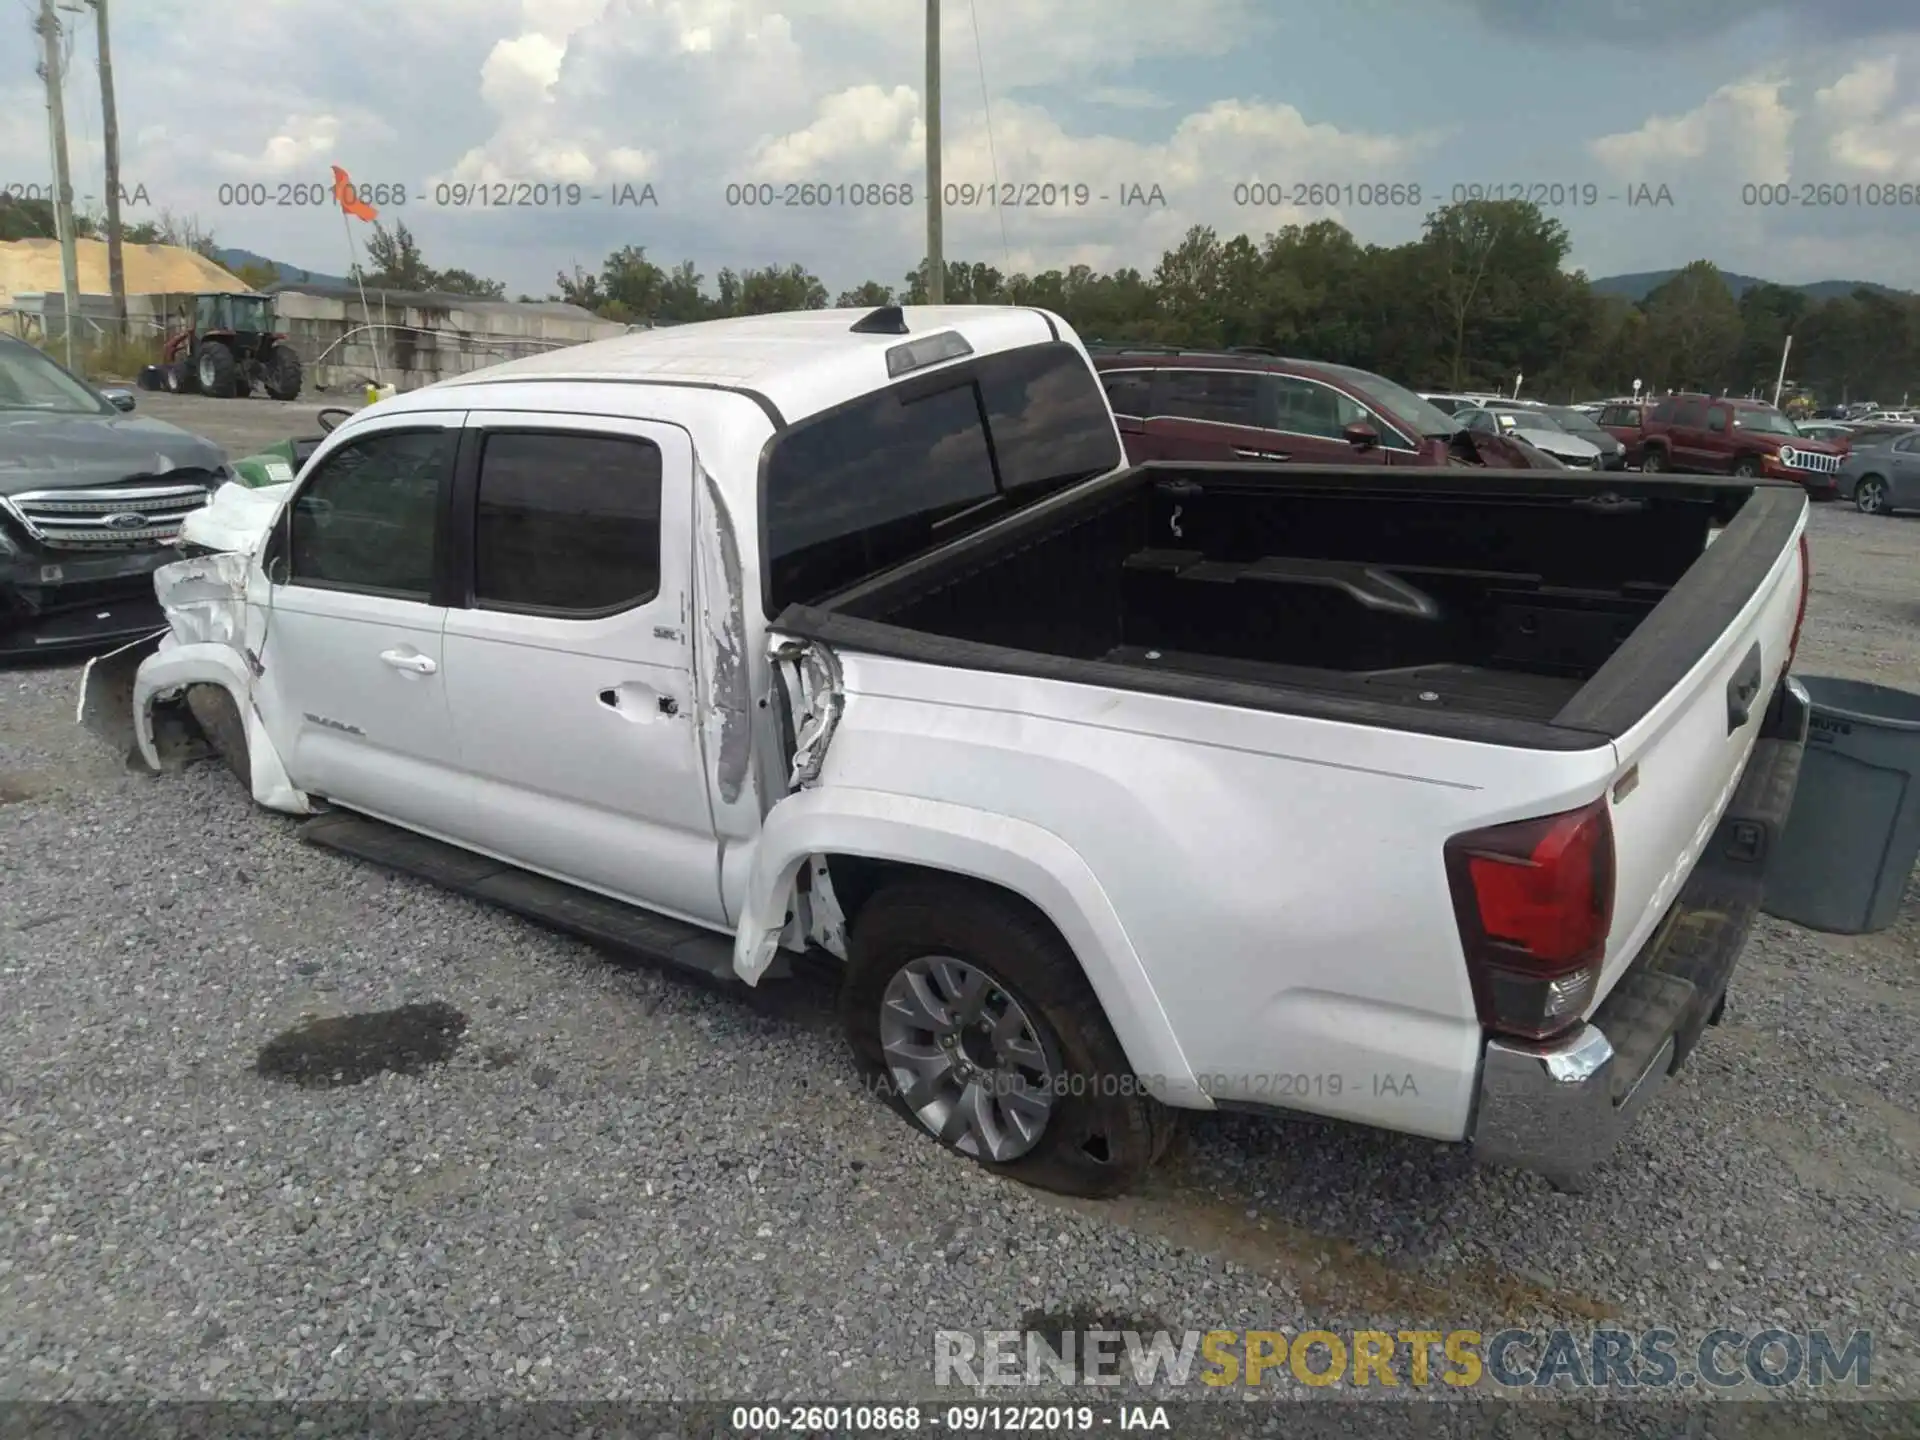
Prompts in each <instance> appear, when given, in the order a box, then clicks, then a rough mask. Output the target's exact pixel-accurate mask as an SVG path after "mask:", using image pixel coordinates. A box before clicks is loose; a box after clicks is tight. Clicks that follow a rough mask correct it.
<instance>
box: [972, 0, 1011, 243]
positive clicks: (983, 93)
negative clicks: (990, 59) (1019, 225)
mask: <svg viewBox="0 0 1920 1440" xmlns="http://www.w3.org/2000/svg"><path fill="white" fill-rule="evenodd" d="M967 21H968V23H969V24H971V25H972V26H973V59H974V63H975V64H976V65H977V66H978V67H979V69H980V113H981V116H982V117H983V119H984V120H985V122H986V127H987V167H988V168H989V169H990V170H991V171H992V172H993V213H994V215H995V217H996V218H998V220H999V221H1000V259H1001V263H1002V264H1004V265H1005V266H1006V267H1007V269H1008V271H1012V269H1013V245H1012V243H1011V242H1010V241H1008V239H1007V212H1006V211H1005V210H1004V209H1002V208H1001V205H1000V158H999V156H998V155H997V154H996V153H995V152H994V144H993V101H992V100H991V99H990V98H988V95H987V60H986V56H985V54H984V53H983V51H982V50H981V46H980V12H979V10H978V9H977V8H976V7H975V5H974V0H967Z"/></svg>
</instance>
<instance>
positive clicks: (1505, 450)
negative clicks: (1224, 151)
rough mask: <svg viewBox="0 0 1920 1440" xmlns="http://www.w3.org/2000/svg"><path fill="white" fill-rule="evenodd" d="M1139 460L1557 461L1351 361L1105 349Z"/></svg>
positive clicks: (1529, 464)
mask: <svg viewBox="0 0 1920 1440" xmlns="http://www.w3.org/2000/svg"><path fill="white" fill-rule="evenodd" d="M1094 366H1095V368H1096V370H1097V371H1098V373H1099V375H1100V381H1101V384H1102V386H1103V387H1104V388H1105V390H1106V395H1107V401H1108V404H1109V405H1111V406H1112V409H1113V413H1114V417H1115V419H1116V420H1117V421H1118V423H1119V426H1120V434H1121V437H1122V439H1123V440H1124V442H1125V444H1126V448H1127V458H1128V459H1130V460H1132V461H1134V462H1135V463H1142V462H1145V461H1150V460H1229V461H1249V460H1251V461H1266V462H1270V463H1282V464H1318V465H1413V466H1444V465H1454V464H1460V465H1480V466H1489V467H1493V468H1496V469H1508V470H1539V469H1557V468H1559V467H1560V464H1561V462H1560V461H1558V460H1556V459H1555V458H1554V457H1553V456H1552V455H1551V454H1549V453H1547V452H1546V451H1544V450H1542V449H1540V448H1539V447H1536V446H1534V445H1532V444H1530V443H1529V442H1528V440H1527V439H1525V438H1522V437H1519V436H1516V435H1513V434H1511V433H1509V432H1506V431H1502V430H1499V429H1497V428H1494V427H1486V428H1481V429H1470V428H1469V427H1468V426H1467V425H1466V424H1465V423H1464V422H1462V421H1460V420H1458V419H1457V418H1456V417H1455V416H1454V415H1452V414H1451V413H1450V412H1448V411H1447V410H1445V409H1443V408H1441V407H1438V406H1435V405H1433V404H1431V403H1430V402H1429V401H1427V400H1426V399H1425V398H1424V397H1422V396H1420V395H1417V394H1415V393H1414V392H1413V391H1411V390H1409V389H1407V388H1406V387H1405V386H1403V385H1399V384H1396V383H1395V382H1394V381H1391V380H1388V379H1387V378H1386V377H1384V376H1381V375H1376V374H1374V373H1373V372H1372V371H1368V370H1360V369H1356V368H1354V367H1353V366H1350V365H1329V364H1323V363H1321V362H1318V361H1308V360H1297V359H1291V358H1288V357H1285V356H1279V355H1271V354H1267V353H1264V352H1252V351H1246V350H1227V351H1210V350H1181V349H1173V348H1157V349H1156V348H1145V347H1138V348H1116V347H1106V348H1102V349H1098V350H1096V351H1095V352H1094Z"/></svg>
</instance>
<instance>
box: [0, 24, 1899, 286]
mask: <svg viewBox="0 0 1920 1440" xmlns="http://www.w3.org/2000/svg"><path fill="white" fill-rule="evenodd" d="M29 8H30V7H29V6H27V5H26V4H25V3H23V0H16V3H15V4H14V5H12V6H8V7H4V9H5V14H4V15H0V34H10V36H11V38H8V39H5V40H0V185H10V186H13V187H16V188H17V187H21V186H32V185H41V184H44V183H45V181H46V178H47V174H48V171H49V168H50V167H49V161H48V145H47V129H46V124H45V111H44V108H43V106H42V104H41V89H40V84H39V81H38V78H37V76H36V74H35V55H34V40H33V36H32V34H31V29H30V20H31V16H30V14H29ZM944 8H945V21H944V25H943V35H942V44H943V47H944V65H943V71H942V73H943V76H944V87H945V100H944V106H943V109H944V122H945V131H946V135H945V144H944V147H943V151H944V156H945V162H944V163H945V167H946V179H947V181H948V183H949V185H950V186H952V187H955V193H954V198H955V199H962V198H964V199H968V200H972V201H973V202H974V203H972V204H960V205H957V206H950V208H949V209H948V211H947V220H946V252H947V255H948V258H949V259H970V260H984V261H987V262H990V263H993V264H996V265H999V266H1001V267H1002V268H1012V269H1027V270H1031V269H1036V268H1038V269H1044V268H1050V267H1054V266H1064V265H1068V264H1072V263H1075V262H1085V263H1089V264H1092V265H1095V266H1097V267H1100V268H1109V267H1112V266H1114V265H1119V264H1134V265H1139V266H1141V267H1143V268H1149V269H1150V268H1151V266H1152V265H1153V263H1154V262H1155V260H1156V259H1157V258H1158V256H1159V255H1160V253H1161V252H1162V251H1163V250H1164V249H1165V248H1167V246H1168V245H1169V244H1171V243H1172V242H1173V241H1175V240H1176V239H1177V238H1178V237H1179V236H1180V235H1181V233H1183V232H1184V230H1185V229H1186V228H1187V227H1188V226H1189V225H1192V224H1195V223H1204V224H1209V225H1213V226H1215V227H1216V228H1217V229H1219V230H1220V231H1221V232H1222V233H1224V234H1234V233H1239V232H1241V231H1246V232H1250V233H1252V234H1254V235H1256V236H1258V235H1262V234H1265V233H1266V232H1267V231H1269V230H1271V229H1273V228H1275V227H1276V226H1278V225H1281V224H1285V223H1288V222H1292V221H1309V220H1313V219H1319V218H1327V217H1331V218H1335V219H1338V220H1340V221H1341V222H1342V223H1343V224H1345V225H1347V226H1348V227H1349V228H1350V229H1352V230H1353V231H1354V232H1355V233H1356V234H1357V235H1358V236H1359V237H1360V238H1361V239H1362V240H1366V241H1378V242H1396V241H1400V240H1404V239H1407V238H1410V237H1412V236H1413V235H1415V234H1417V233H1418V230H1419V226H1420V223H1421V220H1422V218H1423V217H1424V215H1425V214H1426V213H1427V211H1428V210H1430V209H1431V208H1432V206H1433V204H1434V203H1435V202H1436V201H1444V200H1446V199H1449V198H1452V197H1453V195H1454V194H1456V193H1465V192H1464V191H1460V192H1456V187H1465V186H1474V185H1478V186H1483V187H1487V188H1488V189H1489V190H1492V189H1496V188H1497V187H1501V186H1504V187H1506V189H1507V193H1509V194H1513V193H1519V190H1520V188H1521V187H1525V188H1527V189H1528V190H1529V191H1530V192H1531V193H1532V195H1533V197H1534V198H1536V199H1539V200H1542V201H1544V202H1546V204H1547V205H1548V206H1549V207H1550V208H1552V209H1553V210H1554V213H1556V214H1557V215H1559V216H1560V217H1561V218H1562V219H1563V220H1564V221H1565V223H1566V224H1567V226H1568V228H1569V230H1570V231H1571V233H1572V236H1573V244H1574V252H1573V263H1575V264H1577V265H1579V266H1581V267H1583V268H1585V269H1586V270H1587V271H1588V273H1589V274H1591V275H1596V276H1597V275H1605V274H1614V273H1619V272H1622V271H1634V270H1652V269H1663V268H1667V267H1671V266H1677V265H1680V264H1684V263H1685V262H1687V261H1688V260H1692V259H1696V258H1699V257H1703V256H1704V257H1707V258H1710V259H1712V260H1714V261H1716V262H1717V263H1719V264H1720V265H1722V266H1723V267H1726V268H1728V269H1732V270H1738V271H1742V272H1745V273H1748V274H1758V275H1761V276H1765V277H1767V278H1773V279H1780V280H1785V281H1793V282H1804V281H1812V280H1819V279H1829V278H1839V279H1865V280H1875V281H1879V282H1882V283H1885V284H1891V285H1896V286H1900V287H1903V288H1915V289H1920V203H1914V199H1915V189H1916V187H1920V0H1658V3H1655V0H1340V3H1338V4H1328V3H1324V0H1315V3H1306V0H1176V3H1172V4H1167V3H1161V0H971V3H969V0H946V3H945V7H944ZM114 13H115V17H116V18H115V26H116V35H115V41H114V59H115V75H116V88H117V91H118V96H119V107H120V127H121V135H122V150H123V162H122V163H123V173H124V178H125V182H126V184H127V186H128V187H129V188H130V189H131V188H133V187H136V186H142V187H144V188H145V192H146V198H147V199H148V201H149V202H150V208H148V209H146V210H142V209H140V208H135V209H132V210H130V211H128V212H127V214H128V218H129V219H137V218H140V217H141V215H142V214H154V213H157V212H158V211H159V210H160V209H161V208H166V209H170V210H172V211H174V212H175V213H176V214H184V215H192V216H195V217H197V218H198V219H199V221H200V222H201V223H202V224H203V225H205V226H206V227H208V228H211V229H212V230H213V231H214V233H215V234H216V236H217V237H218V239H219V241H220V242H221V243H222V244H227V245H236V246H241V247H244V248H247V249H250V250H254V251H257V252H260V253H263V254H267V255H270V256H272V257H274V258H276V259H279V260H283V261H287V262H290V263H293V264H296V265H301V266H305V267H307V268H310V269H314V270H318V271H329V272H335V273H337V272H340V271H342V270H344V269H345V268H346V262H347V258H348V243H349V242H348V239H347V236H346V234H345V233H344V229H343V225H342V220H341V216H340V214H339V212H338V211H337V210H334V209H331V208H327V207H325V206H322V207H319V208H315V207H312V206H302V205H299V204H290V205H283V204H281V203H279V202H280V201H281V200H282V199H283V198H298V196H299V192H298V191H292V190H287V191H283V190H282V189H281V186H282V185H283V184H294V183H298V182H313V181H324V180H325V179H326V178H327V176H328V174H329V170H328V167H329V165H331V164H340V165H343V166H345V167H346V169H347V170H348V171H349V172H351V174H352V175H353V177H354V178H355V179H356V180H357V181H361V182H371V183H381V184H390V185H395V186H397V187H401V188H403V189H404V192H405V193H406V195H407V199H406V201H405V203H404V204H403V205H400V206H391V205H389V206H385V207H382V208H383V215H382V218H383V219H387V218H392V217H395V216H398V217H402V218H404V219H405V220H406V221H407V223H408V224H409V226H410V227H411V228H412V229H413V231H414V233H415V234H416V236H417V237H418V238H419V239H420V241H421V245H422V248H423V250H424V252H425V254H426V257H427V259H428V261H429V263H431V264H434V265H437V266H454V265H458V266H462V267H465V268H467V269H470V270H473V271H476V272H478V273H481V274H483V275H488V276H492V277H494V278H497V279H500V280H503V281H504V282H506V284H507V286H508V288H509V291H510V292H518V291H522V290H525V291H532V292H534V293H539V294H544V293H546V292H547V291H549V290H550V289H552V287H553V277H554V274H555V272H556V271H558V270H560V269H562V268H567V269H570V268H571V267H572V266H573V265H574V264H576V263H578V264H580V265H583V266H585V267H587V268H589V269H592V268H597V266H598V264H599V262H600V260H601V259H602V258H603V257H604V256H605V254H606V253H607V252H608V251H609V250H610V249H613V248H616V247H617V246H620V245H624V244H641V245H645V246H646V247H647V250H648V253H649V255H650V256H652V257H653V258H655V259H657V260H660V261H662V262H663V263H669V264H670V263H676V262H678V261H679V260H682V259H693V260H695V261H696V263H697V265H698V267H699V269H700V270H701V271H702V273H703V274H705V275H706V276H708V277H709V279H711V277H712V276H713V275H714V273H715V272H716V271H718V270H719V269H720V268H721V267H723V266H734V267H743V266H748V265H758V264H768V263H776V262H777V263H786V262H789V261H799V262H801V263H803V264H805V265H807V266H808V267H809V268H811V269H813V270H814V271H816V272H817V273H819V274H820V275H821V276H822V277H823V278H824V279H825V280H826V281H827V282H828V284H829V285H830V286H831V287H835V288H838V287H842V286H847V285H851V284H853V283H855V282H856V281H859V280H862V279H866V278H878V279H882V280H885V281H887V282H889V283H897V282H898V281H899V280H900V278H901V277H902V276H903V275H904V274H905V273H906V272H907V271H908V270H909V269H910V268H912V267H913V266H914V265H915V264H917V263H918V260H919V257H920V255H921V254H922V253H923V250H924V233H925V231H924V224H925V221H924V215H923V212H922V210H921V209H920V207H919V205H918V203H917V202H918V201H919V200H920V199H921V198H922V197H923V195H924V181H925V170H924V131H923V128H922V118H921V89H922V81H923V73H924V52H923V48H922V46H923V29H924V7H923V6H922V5H921V4H920V3H919V0H403V3H400V4H392V3H383V4H375V3H371V0H142V3H139V4H123V5H121V6H117V7H116V9H115V12H114ZM66 19H67V21H68V23H69V24H72V25H73V26H75V28H76V30H77V34H76V35H75V36H74V37H73V40H72V50H71V61H70V73H69V75H68V87H67V99H68V123H69V129H70V134H71V149H72V154H73V163H74V173H75V183H76V190H77V191H78V192H79V193H80V194H81V195H83V196H87V195H90V196H94V197H98V196H100V195H101V194H102V193H103V185H102V178H101V177H102V167H101V155H100V145H99V139H100V121H99V85H98V80H97V77H96V73H95V67H94V59H95V50H94V43H93V36H92V19H91V16H90V14H89V15H84V16H73V15H70V16H67V17H66ZM200 96H206V97H209V98H206V99H202V98H198V97H200ZM996 175H997V176H998V178H999V180H1000V182H1001V183H1002V184H1003V185H1017V186H1019V187H1020V188H1021V190H1022V191H1023V193H1022V194H1021V196H1020V197H1019V198H1021V199H1022V200H1023V201H1040V202H1042V203H1040V204H1032V203H1028V204H1022V205H1020V206H1017V207H1013V208H1002V209H1000V210H998V211H996V210H995V209H993V208H992V207H991V206H989V205H983V204H981V203H978V202H979V201H981V200H984V199H987V198H989V195H990V191H991V185H992V181H993V180H994V178H995V176H996ZM474 181H483V182H484V181H501V182H525V183H526V184H527V185H528V186H529V187H531V186H536V185H566V184H577V185H578V186H579V187H580V189H579V191H578V192H577V193H578V194H579V196H580V197H581V199H580V202H579V203H578V204H577V205H575V204H567V203H564V197H566V196H567V195H569V194H571V193H576V192H565V191H560V192H549V193H550V196H551V195H553V194H556V193H557V194H559V195H560V196H562V197H563V203H559V204H551V203H550V204H548V205H547V206H546V207H545V208H533V207H525V208H507V209H502V208H497V207H494V206H492V205H487V206H481V205H478V204H469V205H467V206H465V207H460V206H456V205H452V204H436V203H435V202H436V197H437V196H438V197H440V198H449V197H451V196H452V195H454V194H455V193H458V192H456V191H455V190H453V189H451V188H449V189H444V190H443V189H442V188H441V187H443V186H447V187H451V186H453V185H455V184H456V183H457V182H474ZM808 182H811V183H814V184H818V185H824V186H828V187H831V188H830V189H828V191H827V192H826V193H827V198H828V200H829V202H830V203H828V204H826V205H824V206H823V205H817V204H816V205H802V206H790V205H788V204H787V203H785V202H786V201H787V200H788V199H789V197H790V195H791V196H792V197H793V198H798V196H799V194H800V192H798V191H793V192H790V191H789V190H788V186H789V185H796V186H797V185H798V184H801V183H808ZM887 184H892V185H895V186H902V185H905V186H911V187H912V196H913V199H914V201H915V202H916V203H914V204H909V205H900V204H891V205H890V204H888V203H886V201H887V198H888V194H887V192H885V191H881V190H878V189H877V188H876V189H874V190H872V191H866V192H865V194H866V195H870V196H872V197H873V198H876V199H878V200H879V201H880V202H881V203H879V204H877V205H859V206H856V205H854V204H852V203H851V200H852V199H853V198H854V196H853V194H851V193H849V192H848V191H846V190H843V189H842V187H856V188H857V187H866V186H873V187H879V186H882V185H887ZM1903 184H1904V185H1905V186H1906V187H1907V192H1906V199H1907V202H1908V203H1906V204H1904V205H1902V204H1899V203H1897V202H1898V200H1899V199H1900V198H1901V197H1900V190H1899V187H1900V186H1901V185H1903ZM647 185H651V186H652V187H653V200H654V202H655V203H653V204H644V203H643V204H638V205H624V204H623V205H615V204H614V203H613V202H614V201H615V200H616V199H626V198H632V199H636V200H641V201H644V200H645V198H646V191H645V188H644V187H645V186H647ZM1309 185H1319V186H1322V187H1325V190H1326V191H1327V192H1330V193H1322V194H1320V195H1315V194H1313V193H1312V192H1306V193H1296V190H1295V187H1296V186H1299V187H1304V186H1309ZM729 186H733V187H736V188H735V190H734V191H732V192H731V198H734V199H736V200H737V199H740V198H744V197H752V196H756V195H757V196H760V197H770V198H772V199H774V200H775V201H776V202H777V203H776V204H774V205H773V206H772V207H771V208H766V207H750V206H746V205H743V204H729V199H730V192H729V189H728V187H729ZM1043 186H1052V187H1055V190H1054V196H1053V199H1054V203H1052V204H1050V205H1049V204H1046V203H1044V202H1045V201H1046V200H1047V199H1048V196H1047V194H1046V192H1045V191H1044V190H1043V189H1041V187H1043ZM1662 186H1664V187H1665V189H1666V194H1667V196H1670V197H1671V201H1670V203H1666V202H1664V201H1663V200H1662V199H1661V197H1660V187H1662ZM223 187H226V188H224V189H223ZM235 187H238V188H235ZM623 187H631V188H623ZM739 187H746V188H745V189H744V190H743V189H741V188H739ZM1081 187H1084V189H1082V188H1081ZM1136 187H1137V188H1136ZM1156 187H1157V191H1158V194H1157V195H1156V194H1155V191H1156ZM1256 187H1258V188H1256ZM1396 187H1398V188H1396ZM1641 187H1645V188H1644V189H1643V188H1641ZM1821 187H1826V188H1824V189H1822V188H1821ZM467 193H468V194H469V195H470V196H471V197H473V198H475V199H477V198H480V196H481V195H484V196H485V198H489V199H491V198H492V194H491V193H488V192H485V191H482V192H477V193H476V192H473V191H468V192H467ZM899 193H900V192H899V191H897V190H896V191H894V192H893V194H894V196H896V197H897V196H898V194H899ZM1416 195H1417V197H1418V198H1417V199H1416V198H1415V197H1416ZM1647 195H1650V196H1653V197H1654V199H1655V201H1656V203H1654V204H1639V205H1635V204H1630V203H1629V199H1630V198H1631V197H1635V196H1647ZM1062 196H1066V197H1068V199H1067V200H1066V201H1065V203H1062V201H1061V198H1060V197H1062ZM1082 196H1084V197H1085V203H1077V202H1078V201H1079V200H1080V199H1081V197H1082ZM595 197H597V198H595ZM1127 197H1145V198H1146V200H1147V201H1148V203H1146V204H1144V205H1143V204H1123V203H1122V201H1123V198H1127ZM527 198H531V192H529V194H528V196H527ZM223 199H224V200H226V201H228V202H230V203H226V204H222V203H221V202H222V200H223ZM248 199H252V200H260V199H264V200H266V201H267V202H268V203H267V204H265V205H259V204H240V203H231V202H234V201H236V200H248ZM1296 199H1299V200H1303V201H1305V202H1307V203H1305V204H1302V205H1294V204H1293V203H1291V202H1293V201H1294V200H1296ZM1887 199H1891V200H1893V201H1894V202H1896V203H1893V204H1884V203H1882V204H1875V203H1873V202H1874V201H1876V200H1887ZM1275 200H1277V201H1280V202H1285V203H1277V204H1276V203H1269V202H1272V201H1275ZM1763 200H1765V201H1780V200H1787V201H1790V202H1791V203H1787V204H1779V203H1770V204H1763V203H1759V202H1761V201H1763ZM1803 200H1804V201H1806V202H1809V203H1801V202H1802V201H1803ZM1368 201H1372V202H1374V203H1366V202H1368ZM1843 201H1844V202H1846V203H1844V204H1843V203H1840V202H1843ZM357 233H359V234H360V235H364V234H365V230H364V228H360V229H359V230H358V232H357Z"/></svg>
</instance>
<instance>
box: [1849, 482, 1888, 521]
mask: <svg viewBox="0 0 1920 1440" xmlns="http://www.w3.org/2000/svg"><path fill="white" fill-rule="evenodd" d="M1853 508H1854V509H1856V510H1858V511H1859V512H1860V513H1861V514H1862V515H1884V514H1886V513H1887V511H1888V510H1889V509H1890V508H1891V507H1890V506H1889V505H1888V504H1887V482H1886V481H1884V480H1882V479H1881V478H1880V477H1879V476H1878V475H1863V476H1861V477H1860V483H1859V484H1858V485H1856V486H1854V487H1853Z"/></svg>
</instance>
